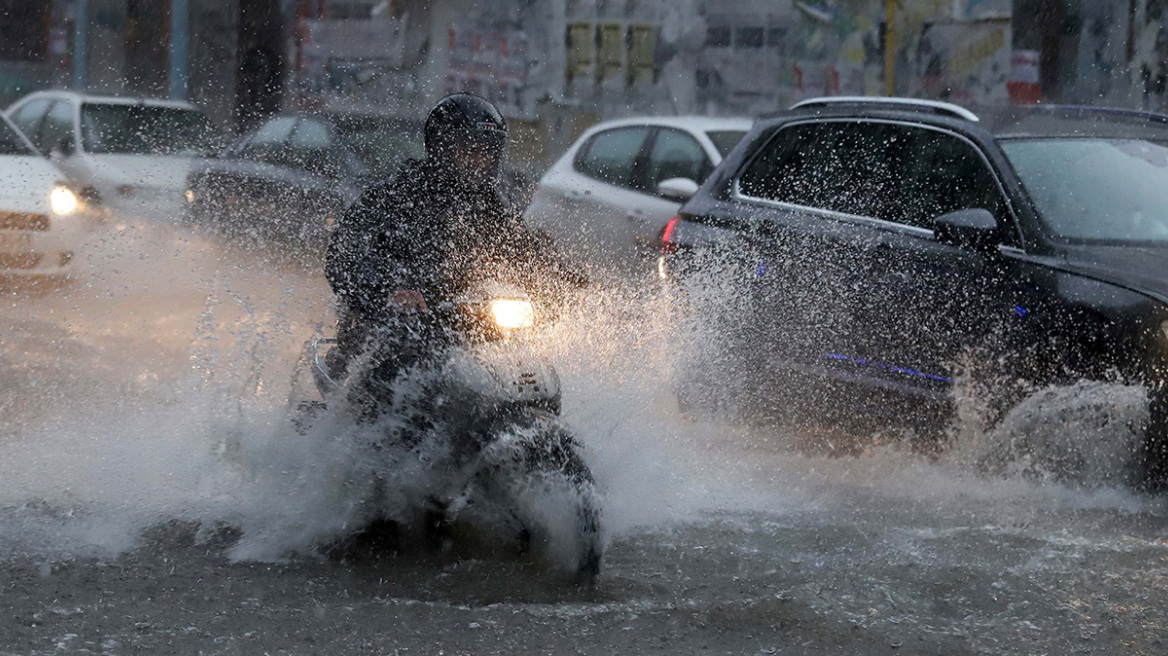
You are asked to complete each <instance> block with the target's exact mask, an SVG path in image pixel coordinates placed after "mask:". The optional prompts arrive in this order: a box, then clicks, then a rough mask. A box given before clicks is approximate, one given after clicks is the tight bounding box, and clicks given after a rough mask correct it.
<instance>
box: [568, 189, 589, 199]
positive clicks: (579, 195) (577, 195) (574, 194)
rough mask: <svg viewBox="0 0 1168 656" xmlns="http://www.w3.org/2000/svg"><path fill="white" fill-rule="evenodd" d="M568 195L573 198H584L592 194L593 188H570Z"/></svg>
mask: <svg viewBox="0 0 1168 656" xmlns="http://www.w3.org/2000/svg"><path fill="white" fill-rule="evenodd" d="M567 195H568V198H571V199H572V200H584V197H585V196H591V195H592V190H591V189H585V190H584V191H580V190H579V189H569V190H568V194H567Z"/></svg>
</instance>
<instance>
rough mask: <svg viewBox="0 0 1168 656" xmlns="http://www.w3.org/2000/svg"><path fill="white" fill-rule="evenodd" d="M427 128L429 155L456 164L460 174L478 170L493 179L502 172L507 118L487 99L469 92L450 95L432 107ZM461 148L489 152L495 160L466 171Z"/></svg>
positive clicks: (482, 152)
mask: <svg viewBox="0 0 1168 656" xmlns="http://www.w3.org/2000/svg"><path fill="white" fill-rule="evenodd" d="M424 132H425V143H426V155H427V157H430V158H432V159H434V160H436V161H438V162H441V163H443V164H446V165H451V166H454V167H455V170H457V171H458V172H459V173H460V174H471V173H474V175H473V176H472V177H489V180H490V181H494V179H495V178H496V176H498V173H499V165H500V164H501V162H502V159H503V151H504V150H505V149H506V147H507V121H506V120H504V119H503V115H502V114H500V113H499V110H498V109H496V108H495V106H494V105H492V104H491V103H489V102H487V101H486V100H485V99H483V98H480V97H478V96H473V95H471V94H468V93H456V94H454V95H450V96H446V97H445V98H443V99H442V100H439V101H438V104H437V105H435V106H434V109H432V110H430V115H429V116H427V117H426V126H425V128H424ZM460 151H473V152H477V153H480V154H484V155H489V156H490V157H491V162H492V164H491V165H490V166H489V167H487V169H484V170H481V171H478V172H470V171H464V170H462V168H463V167H461V166H460V165H459V162H458V161H457V160H458V158H457V154H458V153H459V152H460ZM484 181H485V180H484Z"/></svg>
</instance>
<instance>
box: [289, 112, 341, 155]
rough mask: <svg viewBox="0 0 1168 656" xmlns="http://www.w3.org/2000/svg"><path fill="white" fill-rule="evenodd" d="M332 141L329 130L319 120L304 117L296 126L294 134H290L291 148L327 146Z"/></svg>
mask: <svg viewBox="0 0 1168 656" xmlns="http://www.w3.org/2000/svg"><path fill="white" fill-rule="evenodd" d="M331 143H332V140H331V139H330V138H329V130H328V128H327V127H325V125H324V124H323V123H321V122H320V121H313V120H309V119H304V120H302V121H300V125H297V126H296V134H294V135H293V136H292V147H293V148H306V149H316V148H328V147H329V145H330V144H331Z"/></svg>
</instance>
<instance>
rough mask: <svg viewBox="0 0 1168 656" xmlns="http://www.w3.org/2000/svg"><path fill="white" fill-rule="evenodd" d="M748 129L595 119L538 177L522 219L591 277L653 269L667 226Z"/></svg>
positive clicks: (679, 120) (691, 121)
mask: <svg viewBox="0 0 1168 656" xmlns="http://www.w3.org/2000/svg"><path fill="white" fill-rule="evenodd" d="M750 126H751V120H750V119H745V118H705V117H652V118H631V119H623V120H618V121H608V122H605V123H600V124H598V125H596V126H594V127H592V128H591V129H589V130H588V131H587V132H585V133H584V134H583V135H582V136H581V137H580V138H579V139H577V140H576V142H575V143H574V144H572V147H571V148H569V149H568V151H567V152H566V153H564V155H563V156H562V157H560V159H559V161H557V162H556V163H555V164H554V165H553V166H552V167H551V169H549V170H548V172H547V173H546V174H545V175H544V176H543V178H542V179H541V180H540V182H539V187H538V189H537V190H536V192H535V195H534V196H533V198H532V201H531V204H530V206H529V207H528V209H527V213H526V216H525V218H526V220H527V221H528V223H529V224H530V225H532V226H533V227H536V228H540V229H542V230H544V231H545V232H547V233H548V234H549V235H551V236H552V237H553V238H554V239H555V240H556V242H557V243H559V244H560V245H561V247H563V249H564V250H565V251H566V252H567V254H568V255H569V256H570V257H571V258H573V259H574V260H576V261H577V262H579V263H581V264H583V265H585V266H587V267H588V268H589V269H591V271H592V274H593V276H594V277H598V278H601V279H606V278H613V277H628V276H629V275H637V274H640V273H644V274H648V273H651V272H652V271H653V269H652V260H653V257H655V255H656V252H655V250H654V244H655V243H658V242H659V239H658V238H659V236H660V233H661V230H662V229H663V228H664V227H665V224H666V223H668V222H669V219H671V218H673V217H674V216H676V215H677V211H678V209H679V208H680V207H681V204H682V203H684V202H685V201H686V200H688V199H689V197H690V196H693V195H694V193H696V192H697V190H698V187H699V186H700V185H701V183H702V182H703V181H704V180H705V179H706V176H707V175H709V174H710V172H711V171H713V170H714V167H716V166H717V165H718V164H719V163H720V162H721V161H722V158H723V157H725V155H726V154H727V153H729V152H730V150H731V149H732V148H734V146H735V145H736V144H737V143H738V141H739V140H740V139H741V138H742V136H743V135H745V134H746V132H747V131H748V130H749V129H750Z"/></svg>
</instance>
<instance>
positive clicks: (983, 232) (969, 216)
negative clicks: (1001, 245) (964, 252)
mask: <svg viewBox="0 0 1168 656" xmlns="http://www.w3.org/2000/svg"><path fill="white" fill-rule="evenodd" d="M933 224H934V225H933V234H934V235H935V236H936V237H937V241H939V242H941V243H943V244H952V245H954V246H962V247H965V248H972V249H974V250H989V249H992V248H993V247H995V246H997V245H998V242H999V239H998V221H997V219H995V218H994V215H993V214H990V213H989V211H988V210H983V209H971V210H957V211H956V212H949V213H948V214H942V215H941V216H939V217H937V218H936V219H934V220H933Z"/></svg>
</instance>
